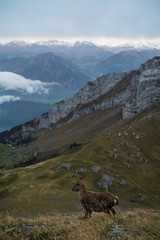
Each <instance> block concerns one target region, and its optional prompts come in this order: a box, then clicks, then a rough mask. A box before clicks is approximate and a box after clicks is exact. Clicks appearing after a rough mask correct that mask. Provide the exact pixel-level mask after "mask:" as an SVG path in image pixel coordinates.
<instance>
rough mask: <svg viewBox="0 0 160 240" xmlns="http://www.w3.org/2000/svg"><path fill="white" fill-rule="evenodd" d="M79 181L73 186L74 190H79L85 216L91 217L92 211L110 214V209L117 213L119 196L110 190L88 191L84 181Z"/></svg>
mask: <svg viewBox="0 0 160 240" xmlns="http://www.w3.org/2000/svg"><path fill="white" fill-rule="evenodd" d="M82 178H84V177H81V178H80V179H79V181H78V182H77V183H76V184H75V185H74V186H73V187H72V191H76V192H79V193H78V194H79V198H80V201H81V204H82V207H83V208H84V210H85V217H86V218H87V217H88V216H89V217H91V214H92V212H93V211H94V212H105V213H108V214H110V211H111V212H112V213H113V214H116V210H115V209H114V207H113V206H114V205H117V204H118V200H119V198H118V197H117V196H114V195H113V194H111V193H109V192H91V191H86V189H85V185H84V183H83V182H82V181H81V180H82Z"/></svg>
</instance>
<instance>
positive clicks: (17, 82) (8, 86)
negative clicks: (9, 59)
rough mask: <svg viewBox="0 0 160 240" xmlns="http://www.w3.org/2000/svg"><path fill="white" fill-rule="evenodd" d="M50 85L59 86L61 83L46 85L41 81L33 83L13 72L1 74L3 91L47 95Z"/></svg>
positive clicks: (0, 81)
mask: <svg viewBox="0 0 160 240" xmlns="http://www.w3.org/2000/svg"><path fill="white" fill-rule="evenodd" d="M50 85H59V83H57V82H53V83H45V82H41V81H39V80H34V81H33V80H31V79H26V78H24V77H22V76H20V75H18V74H15V73H12V72H0V88H1V89H2V90H16V91H20V92H24V93H29V94H32V93H39V94H41V93H45V94H47V93H48V92H49V87H50Z"/></svg>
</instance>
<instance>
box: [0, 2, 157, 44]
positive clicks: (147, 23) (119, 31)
mask: <svg viewBox="0 0 160 240" xmlns="http://www.w3.org/2000/svg"><path fill="white" fill-rule="evenodd" d="M159 13H160V0H0V41H2V40H3V41H7V40H8V41H9V40H36V39H37V40H40V39H46V40H47V39H83V40H89V39H109V38H110V39H160V27H159V26H160V14H159Z"/></svg>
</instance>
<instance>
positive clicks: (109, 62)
mask: <svg viewBox="0 0 160 240" xmlns="http://www.w3.org/2000/svg"><path fill="white" fill-rule="evenodd" d="M159 55H160V50H157V49H151V50H144V51H136V50H130V51H122V52H120V53H118V54H114V55H113V56H111V57H109V58H108V59H106V60H103V61H101V62H99V63H97V65H96V66H95V69H94V71H95V72H96V74H97V76H100V75H102V74H107V73H112V72H127V71H130V70H133V69H137V68H138V67H139V65H140V64H142V63H144V62H146V61H147V60H148V59H150V58H153V57H155V56H159Z"/></svg>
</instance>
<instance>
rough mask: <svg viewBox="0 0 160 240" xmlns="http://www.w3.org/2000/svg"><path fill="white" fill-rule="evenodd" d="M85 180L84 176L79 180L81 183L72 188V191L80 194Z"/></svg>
mask: <svg viewBox="0 0 160 240" xmlns="http://www.w3.org/2000/svg"><path fill="white" fill-rule="evenodd" d="M83 178H84V176H83V177H81V178H80V179H79V181H78V182H77V183H76V184H75V185H74V186H73V187H72V191H74V192H79V190H80V188H81V180H82V179H83Z"/></svg>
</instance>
